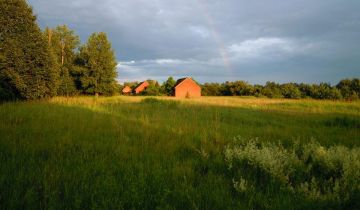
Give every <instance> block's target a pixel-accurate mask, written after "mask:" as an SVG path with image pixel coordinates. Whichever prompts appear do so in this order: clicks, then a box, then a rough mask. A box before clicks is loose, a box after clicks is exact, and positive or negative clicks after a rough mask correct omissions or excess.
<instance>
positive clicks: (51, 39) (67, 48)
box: [44, 25, 80, 95]
mask: <svg viewBox="0 0 360 210" xmlns="http://www.w3.org/2000/svg"><path fill="white" fill-rule="evenodd" d="M44 33H45V35H46V37H47V40H48V43H49V45H50V47H51V49H52V51H53V53H54V54H55V56H56V60H57V63H58V65H59V66H60V68H59V73H60V84H59V89H58V94H59V95H73V94H75V93H76V81H77V80H79V77H78V76H79V75H78V72H77V71H76V67H75V65H74V61H75V58H76V54H75V53H76V50H77V48H78V47H79V44H80V38H79V36H77V35H75V32H74V31H73V30H70V29H69V28H68V27H67V26H66V25H61V26H57V27H56V28H55V29H51V28H46V29H45V31H44Z"/></svg>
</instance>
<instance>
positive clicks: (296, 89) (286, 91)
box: [122, 77, 360, 100]
mask: <svg viewBox="0 0 360 210" xmlns="http://www.w3.org/2000/svg"><path fill="white" fill-rule="evenodd" d="M147 81H148V83H149V84H150V85H149V87H148V88H147V89H146V90H145V91H143V92H142V93H141V95H152V96H159V95H168V96H171V95H173V93H174V92H173V91H174V86H175V83H176V82H175V80H174V79H173V78H172V77H169V78H168V79H167V80H166V81H165V82H164V83H162V84H160V83H159V82H157V81H156V80H147ZM138 84H139V82H125V83H124V85H123V86H122V87H125V86H129V87H130V88H132V89H133V88H135V87H136V86H137V85H138ZM199 85H200V86H201V94H202V95H204V96H256V97H268V98H293V99H299V98H314V99H332V100H338V99H345V100H357V99H359V96H360V79H343V80H341V81H340V82H339V83H338V84H337V85H335V86H331V85H330V84H328V83H320V84H305V83H300V84H298V83H286V84H278V83H275V82H267V83H266V84H265V85H251V84H249V83H248V82H245V81H234V82H224V83H205V84H202V85H201V84H199Z"/></svg>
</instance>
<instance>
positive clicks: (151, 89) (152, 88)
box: [140, 80, 162, 96]
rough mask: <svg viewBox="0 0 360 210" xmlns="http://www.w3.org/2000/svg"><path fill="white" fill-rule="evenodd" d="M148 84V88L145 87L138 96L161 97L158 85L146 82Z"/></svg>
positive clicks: (149, 81) (152, 81)
mask: <svg viewBox="0 0 360 210" xmlns="http://www.w3.org/2000/svg"><path fill="white" fill-rule="evenodd" d="M147 82H148V83H149V86H148V87H146V89H145V90H144V91H142V92H141V93H140V94H141V95H144V96H159V95H162V93H161V87H160V85H159V83H158V82H157V81H155V80H147Z"/></svg>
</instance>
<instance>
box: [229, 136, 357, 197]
mask: <svg viewBox="0 0 360 210" xmlns="http://www.w3.org/2000/svg"><path fill="white" fill-rule="evenodd" d="M224 154H225V161H226V163H227V165H228V167H229V170H230V171H231V172H232V174H234V178H233V183H234V188H235V190H236V191H238V192H244V191H246V190H248V189H249V187H248V186H250V184H249V183H251V182H252V183H254V182H255V183H254V186H259V185H260V184H259V183H256V182H260V181H262V179H264V180H265V182H266V181H268V179H265V178H266V177H269V178H270V181H271V182H276V183H279V184H280V185H281V186H282V187H285V188H286V189H287V190H288V191H290V192H293V193H299V194H301V195H303V196H305V197H307V198H308V199H311V200H315V201H332V202H334V201H335V202H338V203H343V202H354V201H355V202H356V200H357V198H356V197H357V196H359V192H360V149H359V148H357V147H356V148H347V147H344V146H332V147H328V148H326V147H323V146H321V145H320V144H319V143H316V142H315V141H312V142H311V143H308V144H304V145H301V144H300V143H295V144H293V145H292V146H290V147H289V148H285V147H284V146H283V145H281V144H280V143H278V144H275V143H262V142H260V141H259V140H258V139H250V140H248V141H244V140H243V139H239V138H236V139H235V141H234V143H233V144H230V145H227V146H226V147H225V151H224ZM249 171H252V176H249V177H248V178H247V179H245V178H243V174H247V173H248V172H249ZM238 177H240V179H239V178H238ZM234 180H239V181H234ZM262 182H264V181H262ZM269 184H270V183H269ZM251 186H253V185H251Z"/></svg>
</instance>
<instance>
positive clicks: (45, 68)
mask: <svg viewBox="0 0 360 210" xmlns="http://www.w3.org/2000/svg"><path fill="white" fill-rule="evenodd" d="M53 67H54V60H53V56H52V55H51V53H50V49H49V46H48V42H47V40H46V39H45V38H44V36H43V35H42V33H41V30H40V28H39V26H38V25H37V23H36V17H35V16H34V15H33V12H32V9H31V8H30V7H29V6H28V5H27V3H26V1H25V0H0V89H1V91H0V92H3V93H6V94H5V96H1V99H0V100H5V99H6V97H9V96H10V97H13V98H21V99H38V98H44V97H47V96H52V95H55V94H56V88H57V87H56V86H57V72H56V69H55V68H53Z"/></svg>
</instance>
